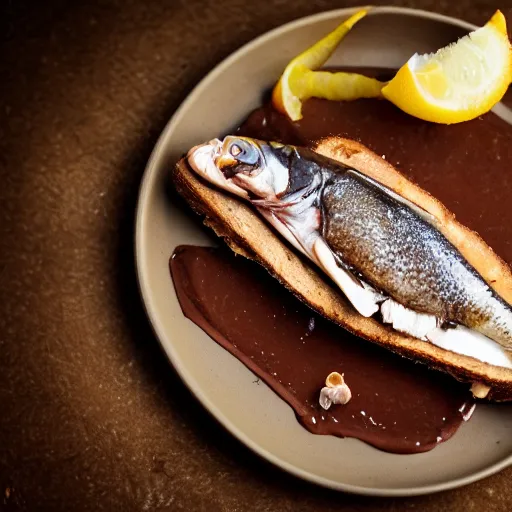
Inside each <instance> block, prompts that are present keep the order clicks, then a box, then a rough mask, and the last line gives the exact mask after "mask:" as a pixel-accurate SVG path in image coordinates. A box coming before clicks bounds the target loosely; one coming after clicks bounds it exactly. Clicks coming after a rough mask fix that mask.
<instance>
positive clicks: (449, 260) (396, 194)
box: [174, 136, 512, 398]
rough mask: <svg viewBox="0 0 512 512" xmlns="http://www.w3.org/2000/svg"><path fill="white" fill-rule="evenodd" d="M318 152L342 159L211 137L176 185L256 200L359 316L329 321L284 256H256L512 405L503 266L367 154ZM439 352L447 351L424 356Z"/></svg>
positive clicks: (359, 327) (356, 328)
mask: <svg viewBox="0 0 512 512" xmlns="http://www.w3.org/2000/svg"><path fill="white" fill-rule="evenodd" d="M319 147H322V148H324V151H325V148H330V149H329V150H330V151H331V153H332V155H333V156H335V157H337V158H338V161H336V160H333V159H329V158H326V157H325V156H322V155H319V154H318V153H315V152H313V151H310V150H307V149H304V148H297V147H294V146H285V145H282V144H279V143H272V144H270V143H265V142H262V141H255V140H253V139H249V138H242V137H230V136H228V137H226V138H225V139H224V140H223V141H221V140H219V139H214V140H212V141H210V142H209V143H206V144H202V145H200V146H197V147H195V148H192V149H191V150H190V151H189V153H188V155H187V157H186V162H182V165H181V166H178V167H177V169H178V171H177V172H176V173H175V175H174V176H175V178H174V179H175V180H180V179H184V177H186V174H185V173H184V172H183V171H181V172H180V171H179V170H180V169H184V168H185V166H188V168H189V169H193V172H194V173H195V174H196V176H194V177H192V179H196V180H197V179H198V178H202V179H205V180H207V181H208V182H210V183H211V184H214V186H216V187H217V188H220V189H222V190H223V191H224V192H229V193H230V194H233V195H236V196H238V197H241V198H242V199H243V200H245V201H248V202H250V203H251V204H252V206H253V207H254V208H255V210H256V211H257V212H258V213H255V214H254V215H258V214H259V215H260V216H261V217H262V218H264V219H266V221H267V222H268V223H269V224H271V225H272V226H273V227H274V228H275V230H276V231H277V232H278V233H279V235H280V237H281V239H282V240H283V241H284V240H286V241H287V242H288V243H289V244H291V245H292V246H293V247H294V249H295V250H296V251H299V252H301V253H303V254H304V255H305V256H306V257H307V258H309V260H310V261H311V262H313V263H314V264H316V266H317V267H318V268H320V269H321V270H322V271H324V272H325V273H326V274H327V275H328V276H329V277H330V278H331V280H332V282H333V283H335V284H336V285H337V286H338V289H339V290H341V291H342V292H343V294H344V296H345V297H347V298H348V300H349V301H350V303H351V305H352V306H353V308H354V309H355V312H354V313H355V314H354V313H353V312H352V310H351V309H350V314H347V311H346V310H347V307H348V308H350V306H347V305H346V306H345V307H344V308H343V309H341V308H333V311H330V310H329V309H330V308H329V306H330V304H329V299H327V300H325V295H323V294H322V296H320V297H319V296H318V295H319V294H318V292H317V293H315V294H312V293H311V292H310V291H306V290H301V287H300V285H301V284H302V283H297V282H296V280H297V279H298V278H300V275H299V273H298V272H296V271H295V270H294V269H293V267H294V265H293V264H292V263H290V260H289V258H288V260H287V261H285V260H284V258H285V256H284V255H280V254H279V253H274V252H273V250H272V248H271V247H265V248H264V249H263V248H262V249H259V250H260V251H261V253H259V252H258V251H257V250H256V249H255V248H252V252H254V253H256V258H257V259H258V260H259V261H260V262H262V264H263V265H264V266H266V267H267V269H268V270H269V271H270V272H271V273H273V274H275V275H277V276H278V277H279V278H280V279H281V280H282V281H283V282H284V283H285V284H286V285H287V286H288V287H289V288H291V289H292V290H294V291H295V292H296V293H299V294H300V296H301V297H302V299H303V300H305V301H306V302H307V303H308V304H310V305H311V306H312V307H313V308H315V309H316V310H317V311H319V312H320V313H322V314H324V315H326V316H327V317H328V318H330V319H332V320H334V321H337V322H338V323H340V324H341V325H343V326H344V327H346V328H348V329H349V330H351V331H352V332H356V333H358V334H360V335H361V336H363V337H365V338H367V339H370V340H371V341H375V342H378V343H379V342H380V343H383V344H384V345H388V346H389V347H393V348H394V349H395V350H397V351H399V352H402V353H404V352H405V353H407V352H409V356H412V357H414V358H417V359H420V360H426V361H429V362H432V363H433V364H434V365H435V366H438V367H443V368H444V369H445V370H447V371H449V372H450V373H452V374H454V375H456V376H459V377H462V378H468V377H469V378H470V380H471V381H474V382H481V383H484V384H485V385H487V386H489V387H490V388H496V390H497V391H498V390H499V391H500V392H502V393H503V394H504V395H505V397H507V398H508V397H509V395H510V397H509V398H512V379H511V378H510V377H511V376H512V371H511V369H512V361H511V359H510V352H509V349H510V348H511V328H512V327H511V326H512V312H511V309H510V305H509V304H508V303H507V302H506V300H505V299H504V298H503V297H501V296H500V295H499V293H498V292H497V291H495V290H493V288H492V286H493V283H491V282H492V281H493V280H496V278H498V279H499V286H498V289H500V290H501V291H502V293H503V294H504V295H505V296H506V294H507V293H509V294H510V292H511V290H512V286H511V283H512V276H511V274H510V269H509V268H508V267H507V265H505V264H504V263H503V262H502V261H501V259H500V258H498V257H497V256H496V255H495V254H494V252H493V251H492V249H490V248H489V247H488V246H487V245H486V244H485V242H483V240H482V239H480V238H479V237H478V236H477V235H476V234H474V233H472V232H470V231H469V230H468V229H467V228H465V227H464V226H462V225H460V224H459V223H458V222H457V221H456V220H455V218H454V217H453V215H451V214H450V213H449V212H448V211H447V210H446V208H444V206H443V205H441V204H440V203H439V202H437V201H435V200H434V199H433V198H432V197H430V196H429V195H428V194H427V193H426V192H425V191H423V190H421V189H420V188H419V187H417V186H416V185H414V184H412V183H411V182H409V181H408V180H407V179H406V178H405V177H404V176H402V175H401V174H400V173H399V172H398V171H396V170H395V169H394V168H393V167H392V166H391V165H389V164H388V163H387V162H386V161H385V160H383V159H381V158H379V157H378V156H377V155H375V154H373V153H372V152H370V151H369V150H368V149H366V148H365V147H363V146H362V145H360V144H357V143H354V142H353V141H349V140H345V141H344V140H341V139H335V140H328V141H327V142H325V141H324V142H323V143H322V144H321V145H320V146H319ZM354 154H355V158H354V157H352V158H351V157H349V158H348V159H347V158H346V155H354ZM378 178H380V179H378ZM185 198H186V199H189V198H190V197H187V195H186V194H185ZM194 200H201V197H196V198H195V199H194ZM216 206H217V208H216V210H217V211H216V212H215V214H213V215H212V213H213V212H210V219H209V220H210V222H212V217H214V216H215V218H214V220H213V221H214V222H215V221H216V222H220V223H226V224H227V225H226V227H225V228H224V229H228V228H231V229H233V230H235V231H236V236H237V238H241V239H243V240H244V242H245V243H246V244H247V245H248V246H249V247H250V246H251V245H252V242H253V239H252V238H253V236H257V232H256V231H255V230H254V229H252V226H251V225H250V224H246V225H243V224H241V223H240V219H239V218H236V219H231V218H229V217H230V215H229V211H227V212H225V214H224V215H223V214H222V211H220V210H221V209H222V202H221V201H217V205H216ZM226 217H228V218H226ZM271 233H272V235H271V236H273V237H274V238H275V239H276V242H277V243H282V242H281V240H279V239H278V235H277V234H273V233H274V232H271ZM230 238H232V237H230ZM482 256H484V257H485V259H482ZM281 258H283V260H281ZM286 267H291V268H290V269H289V274H285V273H284V272H283V270H284V268H286ZM486 280H487V281H488V282H486ZM299 290H300V291H299ZM334 309H335V310H334ZM344 310H345V311H344ZM376 313H379V314H380V317H378V318H379V319H378V320H376V319H375V318H373V316H374V315H375V314H376ZM375 324H377V325H379V324H380V325H379V327H380V328H378V329H375V327H376V325H375ZM384 324H391V325H392V327H393V328H394V329H393V330H392V331H390V329H388V328H386V326H385V325H384ZM402 333H403V334H402ZM404 334H405V336H404ZM410 337H413V338H416V339H417V340H418V341H417V342H416V343H418V342H419V340H422V341H421V343H422V344H423V345H424V346H423V345H421V349H422V350H420V351H416V350H415V349H412V350H411V348H412V347H411V346H410V345H411V344H410V341H409V340H410ZM432 346H435V347H436V348H438V349H441V350H440V351H439V350H438V351H437V352H436V353H435V355H434V354H431V353H429V354H428V355H427V354H425V353H424V352H423V350H425V349H427V348H428V349H430V348H431V347H432ZM411 352H412V353H411ZM428 352H431V351H428ZM503 377H506V378H505V379H504V380H502V379H503ZM507 378H508V379H509V380H507ZM501 398H503V397H501Z"/></svg>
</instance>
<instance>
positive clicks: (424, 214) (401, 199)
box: [347, 169, 438, 226]
mask: <svg viewBox="0 0 512 512" xmlns="http://www.w3.org/2000/svg"><path fill="white" fill-rule="evenodd" d="M347 173H352V174H354V175H355V176H357V177H358V178H360V179H361V180H364V181H366V182H367V183H371V184H372V185H374V186H375V187H377V188H379V189H380V190H382V191H383V192H385V193H386V194H387V195H388V196H390V197H392V198H393V199H395V200H396V201H398V202H399V203H402V204H404V205H405V206H407V207H409V208H410V209H411V210H413V211H414V212H415V213H416V214H418V215H419V216H420V217H421V218H422V219H423V220H425V221H427V222H428V223H429V224H432V225H433V226H437V225H438V221H437V219H436V218H435V217H434V215H432V214H431V213H429V212H427V211H426V210H424V209H423V208H421V206H418V205H417V204H415V203H413V202H412V201H409V199H405V197H402V196H401V195H400V194H397V193H396V192H395V191H394V190H391V189H390V188H388V187H386V186H385V185H383V184H382V183H379V182H378V181H376V180H374V179H373V178H370V177H369V176H366V175H365V174H363V173H362V172H359V171H356V170H355V169H349V170H348V171H347Z"/></svg>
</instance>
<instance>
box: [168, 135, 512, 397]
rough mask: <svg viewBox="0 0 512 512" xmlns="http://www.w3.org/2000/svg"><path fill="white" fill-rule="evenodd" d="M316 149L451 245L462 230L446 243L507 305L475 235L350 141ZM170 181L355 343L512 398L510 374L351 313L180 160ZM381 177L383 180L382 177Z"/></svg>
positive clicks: (500, 265)
mask: <svg viewBox="0 0 512 512" xmlns="http://www.w3.org/2000/svg"><path fill="white" fill-rule="evenodd" d="M317 151H318V152H319V153H323V154H324V155H326V156H329V157H331V158H335V159H336V160H339V161H341V162H342V163H344V164H346V165H349V166H351V167H353V168H355V169H357V170H359V171H360V172H363V173H364V174H367V175H368V176H371V177H374V178H375V179H377V180H378V181H381V182H382V183H383V184H385V185H387V186H389V187H390V188H392V189H394V190H395V191H397V192H399V193H401V194H402V195H404V197H406V198H407V199H409V200H411V201H412V202H415V203H420V204H421V206H422V207H423V208H424V209H427V211H429V212H430V213H432V214H434V215H435V216H436V218H438V219H441V220H443V225H445V226H446V229H443V230H442V231H443V233H444V234H445V236H447V238H448V239H449V240H450V241H452V243H454V241H457V237H459V238H460V237H461V235H460V233H461V230H462V229H463V230H466V231H465V232H464V235H465V236H463V237H462V238H461V242H463V243H460V244H457V243H454V245H456V246H457V248H459V246H460V250H461V253H463V255H464V256H465V257H466V259H468V261H470V263H472V264H473V266H474V267H475V268H476V269H477V270H478V271H479V272H481V274H482V276H483V277H484V279H486V281H487V282H488V283H491V282H492V286H493V288H494V289H495V290H496V291H497V292H498V293H500V295H501V296H502V297H503V298H504V299H505V300H507V301H509V302H510V297H511V295H512V293H511V290H512V288H511V287H510V278H509V276H510V270H509V269H508V266H507V265H506V264H505V263H504V262H502V261H501V260H500V259H499V258H498V257H497V256H496V255H495V254H494V253H492V250H491V249H490V248H488V247H487V246H486V244H485V243H484V242H483V241H482V240H481V239H480V237H479V236H478V235H477V234H476V233H474V232H472V231H470V230H468V229H467V228H465V227H463V226H461V225H460V224H459V223H458V222H457V221H456V220H455V217H454V216H453V214H451V213H450V212H449V211H448V210H446V208H444V206H443V205H442V204H441V203H439V202H438V201H437V200H436V199H434V198H433V197H432V196H430V195H429V194H428V193H426V192H425V191H423V190H422V189H421V188H419V187H417V186H416V185H414V184H412V183H411V182H410V181H409V180H407V179H406V178H405V177H404V176H403V175H401V174H400V173H399V172H398V171H396V170H395V169H394V168H393V167H392V166H391V165H390V164H389V163H388V162H386V161H385V160H383V159H381V158H380V157H379V156H377V155H375V154H374V153H373V152H371V151H370V150H369V149H367V148H366V147H364V146H362V145H361V144H359V143H357V142H355V141H352V140H348V139H340V138H336V139H332V140H330V141H324V142H323V143H320V145H319V146H318V147H317ZM171 176H172V181H173V183H174V186H175V188H176V189H177V191H178V192H179V194H180V195H181V196H182V197H183V198H184V199H185V200H186V201H187V202H188V204H189V205H190V206H191V208H192V209H193V210H194V211H195V212H196V213H198V214H199V215H201V216H203V218H204V220H203V221H204V223H205V224H206V225H207V226H209V227H210V228H212V229H213V230H214V232H215V233H216V234H217V235H218V236H219V237H221V238H223V239H224V241H225V242H226V243H227V244H228V246H229V247H230V248H231V249H232V250H233V251H234V252H235V253H237V254H240V255H242V256H245V257H246V258H249V259H251V260H254V261H256V262H258V263H259V264H261V265H262V266H263V267H265V268H266V270H267V271H268V272H270V274H271V275H273V276H274V277H275V278H276V279H278V280H279V281H280V282H281V283H282V284H283V285H284V286H285V287H286V288H288V289H289V290H290V291H291V292H292V293H293V294H294V295H295V296H296V297H298V298H299V299H300V300H302V301H303V302H304V303H306V304H307V305H308V306H310V307H311V308H312V309H313V310H315V311H316V312H317V313H319V314H321V315H322V316H324V317H325V318H327V319H329V320H331V321H333V322H335V323H336V324H338V325H340V326H341V327H343V328H345V329H347V330H348V331H350V332H351V333H353V334H355V335H357V336H360V337H361V338H364V339H366V340H369V341H372V342H374V343H377V344H379V345H381V346H382V347H385V348H387V349H389V350H392V351H393V352H395V353H397V354H400V355H402V356H404V357H407V358H409V359H411V360H413V361H415V362H421V363H424V364H427V365H428V366H429V367H431V368H434V369H437V370H441V371H444V372H447V373H449V374H451V375H452V376H453V377H455V378H456V379H457V380H459V381H462V382H468V383H472V384H473V388H472V389H473V393H474V394H475V396H478V397H480V398H484V397H485V398H486V399H488V400H493V401H509V400H512V370H511V369H507V368H503V367H498V366H494V365H490V364H488V363H483V362H481V361H479V360H477V359H474V358H472V357H469V356H464V355H460V354H457V353H454V352H451V351H448V350H445V349H442V348H439V347H437V346H435V345H433V344H431V343H429V342H427V341H422V340H419V339H416V338H413V337H411V336H408V335H406V334H403V333H400V332H398V331H395V330H394V329H392V328H391V327H389V326H387V325H384V324H382V323H380V322H379V321H378V320H376V319H374V318H365V317H363V316H361V315H359V314H358V313H357V312H356V311H355V310H354V309H353V307H352V306H351V304H350V303H349V302H348V300H347V299H346V298H345V297H344V296H343V294H342V292H341V291H339V290H338V289H337V288H336V287H335V285H334V284H332V283H331V282H330V280H329V278H327V277H326V276H324V275H323V274H322V273H321V271H320V270H318V269H316V268H315V267H313V265H312V264H311V263H310V262H309V261H307V260H306V258H304V257H302V255H299V254H298V253H297V252H296V251H295V250H294V249H292V248H291V247H290V246H289V245H288V244H287V243H286V242H284V241H283V240H282V238H280V237H279V236H278V235H277V234H276V233H275V232H274V230H273V228H272V227H271V226H270V225H268V224H267V223H266V222H265V221H264V220H263V219H262V218H261V217H260V216H259V215H258V214H257V213H256V212H255V210H253V209H252V207H251V206H250V205H249V204H247V203H243V202H241V201H240V200H238V199H237V198H235V197H232V196H230V195H227V194H226V193H225V192H222V191H220V190H217V189H215V188H213V187H212V186H211V185H209V184H207V183H206V182H205V181H203V180H202V179H201V178H200V177H199V176H198V175H197V174H196V173H194V172H193V171H192V170H191V169H190V168H189V167H188V164H187V163H186V162H185V160H180V161H179V162H178V163H177V164H176V166H175V167H174V169H173V170H172V174H171ZM383 176H386V179H382V178H383ZM386 181H387V183H386ZM418 198H419V199H421V201H420V200H418ZM415 199H416V200H415ZM445 231H446V233H445ZM471 246H472V247H473V248H475V247H477V250H476V252H477V254H476V255H475V251H473V252H472V251H471V250H469V248H471ZM480 247H483V248H484V249H482V250H481V251H484V252H483V253H482V252H481V251H480V252H479V249H480ZM485 247H487V249H485ZM466 249H467V250H466ZM485 251H490V252H491V253H492V256H493V257H492V258H491V260H493V261H494V262H497V263H496V264H489V263H488V261H489V260H488V258H484V256H489V255H490V253H489V254H485ZM482 258H483V259H482ZM475 262H476V263H477V265H475ZM486 262H487V263H486ZM478 267H482V268H478Z"/></svg>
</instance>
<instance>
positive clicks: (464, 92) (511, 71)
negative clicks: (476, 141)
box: [382, 11, 512, 124]
mask: <svg viewBox="0 0 512 512" xmlns="http://www.w3.org/2000/svg"><path fill="white" fill-rule="evenodd" d="M510 82H512V46H511V45H510V41H509V38H508V34H507V24H506V21H505V16H503V14H502V13H501V12H500V11H497V12H496V14H494V16H493V17H492V18H491V19H490V20H489V21H488V22H487V24H486V25H485V26H483V27H481V28H479V29H477V30H475V31H473V32H471V33H470V34H468V35H467V36H465V37H463V38H462V39H459V41H457V42H456V43H454V44H451V45H449V46H446V47H445V48H441V49H440V50H438V51H437V52H435V53H430V54H425V55H418V54H415V55H413V56H412V57H411V58H410V59H409V60H408V61H407V63H406V64H405V65H404V66H402V67H401V68H400V69H399V70H398V73H397V74H396V76H395V77H394V78H393V79H392V80H391V81H390V82H389V83H388V84H387V85H386V86H385V87H384V88H383V89H382V94H383V96H384V97H385V98H386V99H388V100H389V101H391V102H392V103H394V104H395V105H396V106H397V107H398V108H400V109H402V110H403V111H404V112H407V113H408V114H410V115H412V116H415V117H418V118H420V119H424V120H425V121H432V122H435V123H444V124H452V123H460V122H463V121H469V120H471V119H475V118H476V117H478V116H481V115H482V114H485V113H486V112H489V110H491V108H492V107H494V105H496V103H498V102H499V101H500V100H501V99H502V98H503V96H504V95H505V93H506V92H507V89H508V86H509V85H510Z"/></svg>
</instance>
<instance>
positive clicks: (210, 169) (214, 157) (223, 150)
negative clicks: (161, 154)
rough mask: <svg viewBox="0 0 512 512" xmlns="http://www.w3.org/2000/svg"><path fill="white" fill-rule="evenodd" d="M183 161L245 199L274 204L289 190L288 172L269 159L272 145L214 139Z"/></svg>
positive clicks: (228, 138) (205, 177)
mask: <svg viewBox="0 0 512 512" xmlns="http://www.w3.org/2000/svg"><path fill="white" fill-rule="evenodd" d="M186 158H187V161H188V163H189V165H190V167H191V168H192V169H193V170H194V171H195V172H196V173H197V174H199V175H200V176H202V177H203V178H204V179H206V180H207V181H209V182H210V183H213V184H214V185H216V186H217V187H219V188H221V189H223V190H227V191H229V192H231V193H233V194H236V195H237V196H240V197H243V198H245V199H264V200H266V201H273V200H276V201H277V200H278V196H279V194H281V193H282V192H284V191H285V190H286V189H287V187H288V178H289V172H288V169H287V168H286V167H285V166H284V165H282V163H281V162H279V160H278V159H276V158H274V157H273V156H272V148H271V146H270V145H269V144H268V143H266V142H263V141H259V140H256V139H251V138H249V137H236V136H231V135H230V136H227V137H225V138H224V139H223V140H220V139H213V140H211V141H209V142H207V143H205V144H201V145H199V146H196V147H194V148H192V149H191V150H190V151H189V152H188V154H187V157H186Z"/></svg>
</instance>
